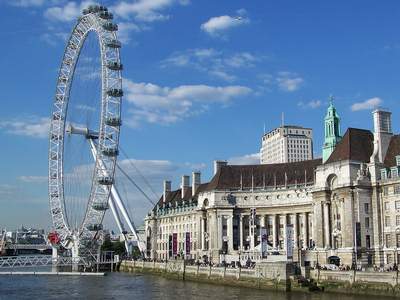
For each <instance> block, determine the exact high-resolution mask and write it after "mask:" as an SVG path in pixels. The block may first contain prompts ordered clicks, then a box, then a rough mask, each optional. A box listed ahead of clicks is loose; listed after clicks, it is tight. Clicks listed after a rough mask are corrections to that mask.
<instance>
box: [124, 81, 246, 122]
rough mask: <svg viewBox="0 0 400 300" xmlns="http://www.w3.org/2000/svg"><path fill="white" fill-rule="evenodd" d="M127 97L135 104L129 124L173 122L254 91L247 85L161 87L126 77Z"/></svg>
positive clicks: (225, 103)
mask: <svg viewBox="0 0 400 300" xmlns="http://www.w3.org/2000/svg"><path fill="white" fill-rule="evenodd" d="M124 89H125V95H126V97H125V99H126V100H127V101H128V102H129V103H131V104H133V107H132V108H131V109H130V114H131V118H130V120H128V124H130V125H131V126H133V127H136V126H138V125H139V124H140V123H141V122H148V123H159V124H170V123H175V122H178V121H180V120H182V119H185V118H187V117H190V116H193V115H197V114H200V113H202V112H204V111H206V110H207V109H208V108H209V106H210V105H215V104H219V105H227V104H229V103H231V102H232V101H233V100H234V99H236V98H240V97H242V96H247V95H249V94H251V92H252V90H251V89H250V88H248V87H245V86H237V85H234V86H224V87H221V86H208V85H181V86H178V87H174V88H170V87H161V86H158V85H155V84H152V83H143V82H142V83H135V82H133V81H131V80H129V79H125V80H124Z"/></svg>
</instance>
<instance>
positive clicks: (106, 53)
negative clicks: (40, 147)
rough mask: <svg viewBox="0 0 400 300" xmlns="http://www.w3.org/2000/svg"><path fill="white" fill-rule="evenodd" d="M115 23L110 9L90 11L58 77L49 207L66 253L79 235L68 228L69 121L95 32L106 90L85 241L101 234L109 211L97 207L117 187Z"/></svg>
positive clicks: (75, 31)
mask: <svg viewBox="0 0 400 300" xmlns="http://www.w3.org/2000/svg"><path fill="white" fill-rule="evenodd" d="M110 20H112V14H110V13H108V11H107V9H106V8H104V7H99V6H94V8H93V9H91V8H89V10H84V12H83V15H82V16H81V17H79V18H78V21H77V23H76V25H75V26H74V28H73V30H72V33H71V35H70V37H69V39H68V42H67V45H66V48H65V51H64V55H63V59H62V63H61V66H60V70H59V74H58V80H57V87H56V94H55V99H54V103H53V109H52V114H51V122H50V132H49V174H48V175H49V201H50V210H51V212H50V213H51V216H52V221H53V226H54V227H55V231H56V232H57V233H58V235H59V237H60V240H61V244H62V245H63V246H64V247H66V248H68V246H69V244H70V240H71V239H74V238H76V235H77V233H76V232H73V230H72V228H71V226H70V224H69V222H68V214H67V212H66V204H65V195H64V178H65V176H64V139H65V135H66V116H67V114H68V103H69V100H70V99H69V98H70V90H71V86H72V82H73V78H74V75H75V69H76V65H77V62H78V60H79V55H80V53H81V50H82V47H83V46H84V44H85V41H86V39H87V36H88V34H89V33H90V32H95V33H96V35H97V38H98V41H99V45H100V52H101V53H100V58H101V81H102V89H101V101H100V105H101V111H100V124H99V130H98V142H97V150H98V151H97V153H96V160H95V164H94V171H93V176H92V180H91V190H90V195H89V197H88V199H87V206H86V212H85V216H84V219H83V220H82V223H81V225H80V227H79V229H78V231H79V233H78V235H79V236H80V238H81V239H93V238H94V237H95V236H96V233H97V231H98V230H99V229H101V228H100V227H101V224H102V221H103V218H104V214H105V210H98V209H95V205H96V204H98V205H101V204H103V205H104V207H106V206H107V203H108V198H109V196H110V191H111V184H112V183H113V181H114V175H115V174H114V173H115V164H116V159H117V154H118V145H119V132H120V125H121V99H122V94H123V93H122V76H121V70H122V64H121V59H120V51H119V48H120V47H121V44H120V42H119V41H118V39H117V33H116V32H117V30H118V26H117V25H115V24H114V23H112V22H111V21H110ZM88 151H90V149H88ZM113 154H115V155H113ZM98 207H99V206H98Z"/></svg>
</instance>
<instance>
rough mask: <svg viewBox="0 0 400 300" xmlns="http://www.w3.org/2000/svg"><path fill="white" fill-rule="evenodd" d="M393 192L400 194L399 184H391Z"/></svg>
mask: <svg viewBox="0 0 400 300" xmlns="http://www.w3.org/2000/svg"><path fill="white" fill-rule="evenodd" d="M393 193H394V194H400V184H395V185H394V186H393Z"/></svg>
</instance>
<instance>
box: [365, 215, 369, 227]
mask: <svg viewBox="0 0 400 300" xmlns="http://www.w3.org/2000/svg"><path fill="white" fill-rule="evenodd" d="M365 228H369V217H366V218H365Z"/></svg>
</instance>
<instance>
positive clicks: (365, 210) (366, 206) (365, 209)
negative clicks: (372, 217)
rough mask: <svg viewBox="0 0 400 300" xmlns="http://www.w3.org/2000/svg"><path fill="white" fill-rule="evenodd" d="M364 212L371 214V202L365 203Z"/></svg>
mask: <svg viewBox="0 0 400 300" xmlns="http://www.w3.org/2000/svg"><path fill="white" fill-rule="evenodd" d="M364 212H365V213H366V214H369V203H364Z"/></svg>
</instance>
